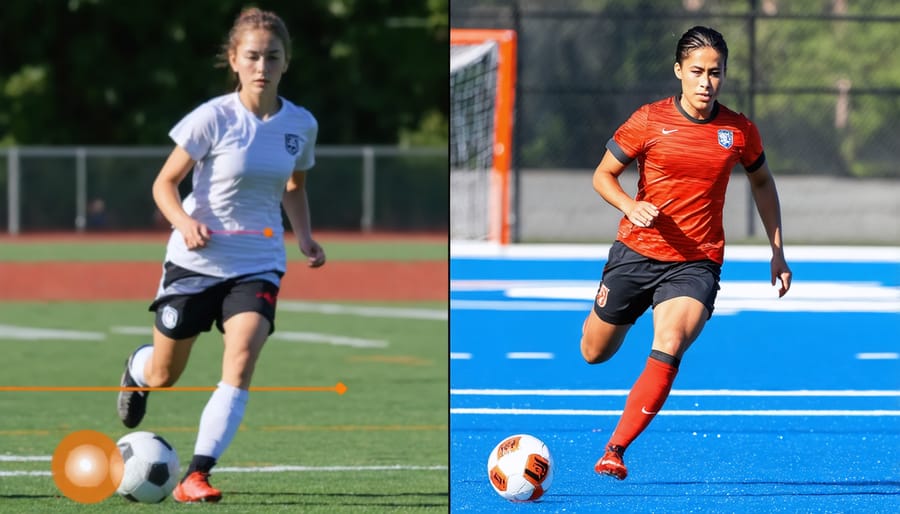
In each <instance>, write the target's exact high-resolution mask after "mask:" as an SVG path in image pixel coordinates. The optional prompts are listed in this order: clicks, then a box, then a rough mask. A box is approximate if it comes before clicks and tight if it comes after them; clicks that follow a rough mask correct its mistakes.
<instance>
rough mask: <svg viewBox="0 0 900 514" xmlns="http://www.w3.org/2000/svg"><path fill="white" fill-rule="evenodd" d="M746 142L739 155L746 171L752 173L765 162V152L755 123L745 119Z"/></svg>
mask: <svg viewBox="0 0 900 514" xmlns="http://www.w3.org/2000/svg"><path fill="white" fill-rule="evenodd" d="M746 132H747V135H746V138H747V143H746V147H745V148H744V153H743V155H741V164H742V165H743V166H744V169H745V170H747V173H753V172H754V171H756V170H758V169H759V168H760V167H761V166H762V165H763V163H765V162H766V154H765V152H764V151H763V145H762V137H761V136H760V135H759V129H757V128H756V124H755V123H753V122H752V121H750V120H747V131H746Z"/></svg>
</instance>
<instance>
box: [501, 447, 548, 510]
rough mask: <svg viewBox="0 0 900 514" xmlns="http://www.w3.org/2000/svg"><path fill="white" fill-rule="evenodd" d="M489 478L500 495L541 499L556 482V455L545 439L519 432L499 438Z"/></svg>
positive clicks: (512, 498) (515, 498)
mask: <svg viewBox="0 0 900 514" xmlns="http://www.w3.org/2000/svg"><path fill="white" fill-rule="evenodd" d="M487 470H488V478H490V480H491V486H493V488H494V490H495V491H497V494H499V495H500V496H502V497H503V498H506V499H507V500H509V501H514V502H528V501H534V500H537V499H538V498H540V497H541V496H542V495H543V494H544V493H545V492H547V489H550V484H551V483H553V457H552V456H551V455H550V449H549V448H547V445H546V444H544V442H543V441H541V440H540V439H538V438H537V437H534V436H532V435H528V434H518V435H512V436H509V437H507V438H506V439H504V440H502V441H500V443H499V444H498V445H497V446H495V447H494V450H493V451H491V456H490V457H489V458H488V465H487Z"/></svg>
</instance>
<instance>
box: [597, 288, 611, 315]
mask: <svg viewBox="0 0 900 514" xmlns="http://www.w3.org/2000/svg"><path fill="white" fill-rule="evenodd" d="M608 296H609V288H608V287H606V284H600V290H599V291H597V307H600V308H601V309H602V308H604V307H606V298H607V297H608Z"/></svg>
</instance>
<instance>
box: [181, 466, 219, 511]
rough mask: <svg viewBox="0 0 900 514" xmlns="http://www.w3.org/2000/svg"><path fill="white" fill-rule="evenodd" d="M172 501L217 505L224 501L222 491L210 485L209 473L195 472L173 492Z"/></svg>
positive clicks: (185, 478)
mask: <svg viewBox="0 0 900 514" xmlns="http://www.w3.org/2000/svg"><path fill="white" fill-rule="evenodd" d="M172 499H173V500H175V501H177V502H178V503H195V502H211V503H215V502H217V501H219V500H221V499H222V491H220V490H218V489H216V488H215V487H213V486H211V485H209V473H204V472H202V471H194V472H193V473H191V474H190V475H188V476H186V477H184V480H182V481H181V482H179V483H178V485H177V486H176V487H175V490H174V491H172Z"/></svg>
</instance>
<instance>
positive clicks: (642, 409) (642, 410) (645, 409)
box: [641, 407, 659, 416]
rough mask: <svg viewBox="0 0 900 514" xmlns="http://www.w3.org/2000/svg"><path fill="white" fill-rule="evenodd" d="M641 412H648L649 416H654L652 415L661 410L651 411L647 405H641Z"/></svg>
mask: <svg viewBox="0 0 900 514" xmlns="http://www.w3.org/2000/svg"><path fill="white" fill-rule="evenodd" d="M641 412H643V413H644V414H647V415H648V416H652V415H654V414H656V413H657V412H659V411H656V412H650V411H648V410H647V408H646V407H641Z"/></svg>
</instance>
